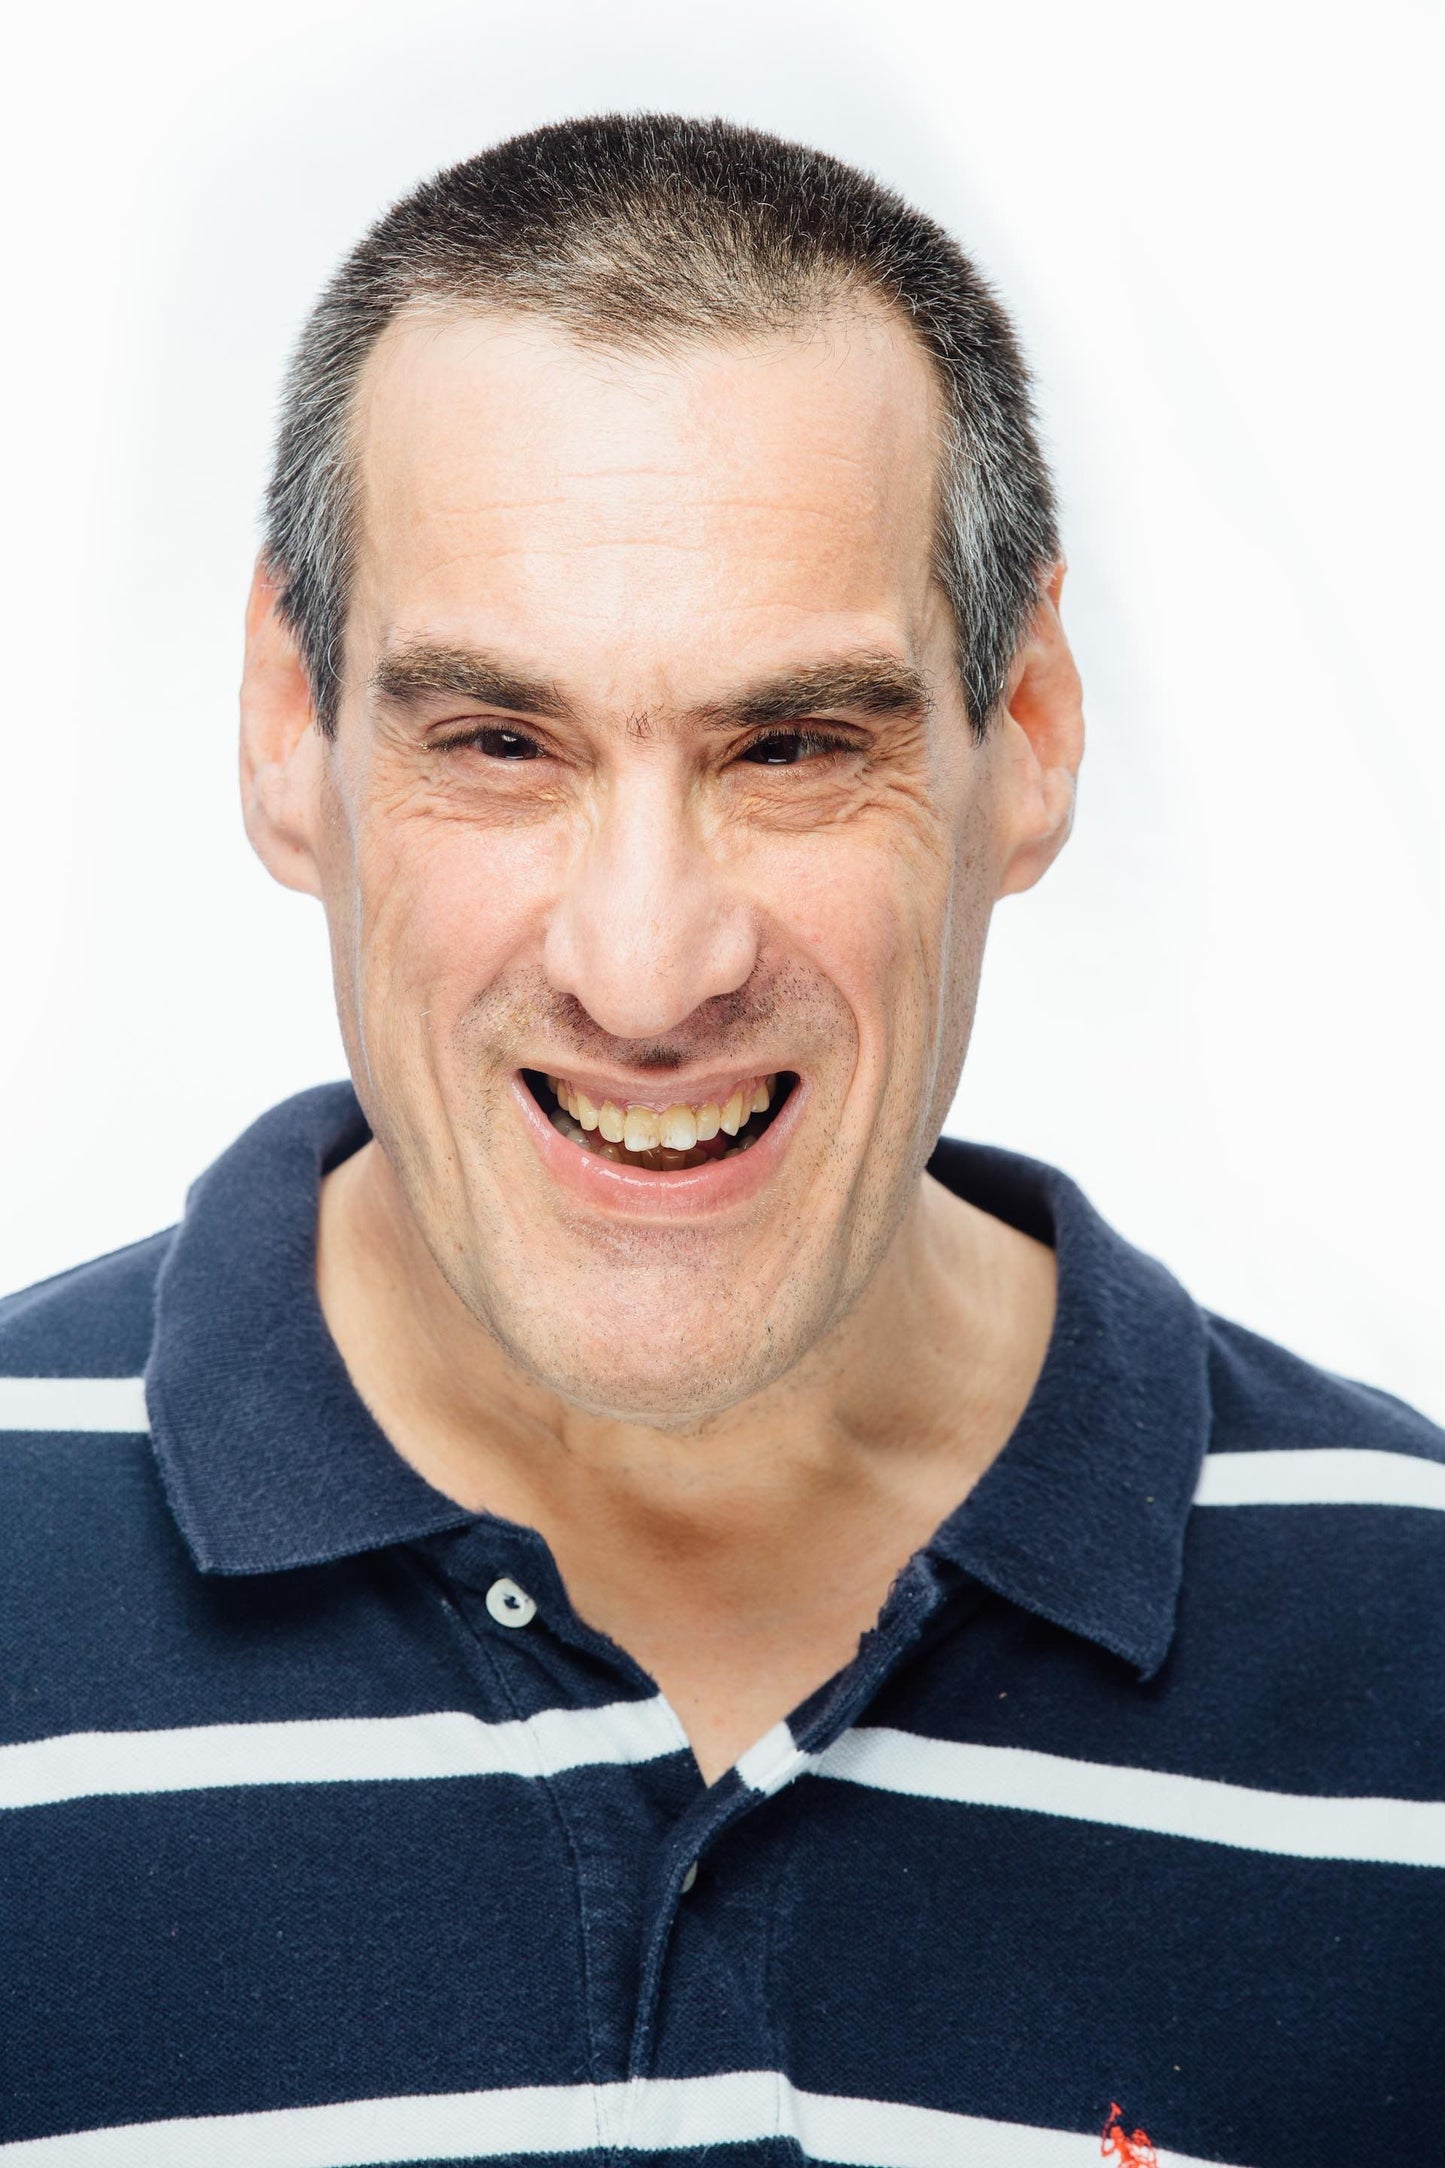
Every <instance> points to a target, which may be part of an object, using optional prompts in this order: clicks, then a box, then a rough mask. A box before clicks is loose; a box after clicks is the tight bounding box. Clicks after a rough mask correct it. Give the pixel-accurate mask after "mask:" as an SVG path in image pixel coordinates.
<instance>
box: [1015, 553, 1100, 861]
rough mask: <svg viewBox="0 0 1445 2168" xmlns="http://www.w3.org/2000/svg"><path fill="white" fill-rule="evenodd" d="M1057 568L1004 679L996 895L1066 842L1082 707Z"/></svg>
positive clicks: (1080, 741)
mask: <svg viewBox="0 0 1445 2168" xmlns="http://www.w3.org/2000/svg"><path fill="white" fill-rule="evenodd" d="M1063 580H1064V567H1063V565H1062V564H1059V565H1055V566H1054V568H1053V570H1052V572H1051V573H1050V575H1049V577H1048V579H1047V580H1046V581H1044V582H1043V583H1042V586H1041V589H1040V594H1039V602H1038V607H1037V609H1036V610H1035V612H1034V618H1033V623H1032V625H1031V627H1030V629H1029V633H1028V636H1027V638H1026V639H1025V641H1024V643H1023V645H1022V646H1021V647H1020V649H1019V652H1018V655H1017V656H1016V658H1015V661H1014V668H1013V671H1012V673H1011V677H1010V684H1009V691H1008V695H1007V697H1006V700H1005V702H1004V713H1003V714H1002V715H1001V716H1000V717H999V720H998V722H997V723H996V724H995V726H994V727H995V728H996V729H997V730H999V731H1000V733H1001V735H1002V737H1003V739H1004V746H1003V756H1004V765H1005V784H1004V787H1005V791H1006V794H1007V799H1008V822H1007V833H1006V839H1005V849H1004V855H1003V861H1002V864H1001V866H1000V871H999V881H998V888H997V893H998V895H1000V896H1011V895H1016V894H1017V893H1019V891H1021V890H1023V889H1026V888H1032V887H1033V885H1034V883H1035V881H1037V880H1038V879H1039V878H1040V877H1041V876H1042V875H1043V874H1044V873H1045V872H1046V871H1047V870H1048V868H1049V867H1050V866H1051V865H1052V864H1053V862H1054V860H1055V858H1057V856H1058V854H1059V852H1060V851H1061V850H1062V849H1063V847H1064V845H1065V843H1066V842H1067V841H1068V838H1069V830H1070V829H1071V828H1072V826H1073V820H1074V797H1075V789H1076V785H1077V780H1078V773H1079V763H1080V761H1081V760H1082V759H1083V754H1084V702H1083V687H1082V685H1081V683H1080V680H1079V672H1078V668H1077V665H1076V664H1075V662H1074V658H1073V654H1072V651H1071V650H1070V647H1069V643H1068V639H1067V637H1066V635H1065V632H1064V627H1063V621H1062V619H1061V618H1060V616H1059V597H1060V593H1061V590H1062V587H1063Z"/></svg>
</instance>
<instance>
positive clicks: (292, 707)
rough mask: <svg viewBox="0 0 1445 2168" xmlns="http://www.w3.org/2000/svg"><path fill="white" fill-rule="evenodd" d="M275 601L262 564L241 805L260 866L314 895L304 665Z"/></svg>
mask: <svg viewBox="0 0 1445 2168" xmlns="http://www.w3.org/2000/svg"><path fill="white" fill-rule="evenodd" d="M278 600H279V597H278V591H277V587H276V583H275V581H274V579H273V578H272V576H271V573H270V570H269V568H268V567H267V565H266V563H265V561H264V559H263V560H261V561H260V562H259V563H258V564H257V566H256V571H255V576H254V578H253V579H252V582H251V593H250V596H249V598H248V601H247V604H246V660H245V667H244V670H243V672H242V678H241V806H242V813H243V816H244V819H245V823H246V833H247V835H248V836H249V838H250V840H251V846H252V848H253V849H254V851H255V852H256V855H257V856H258V857H259V858H260V860H261V862H262V864H263V865H264V866H265V867H266V868H267V870H268V871H269V872H270V873H271V874H272V875H273V876H274V877H275V879H276V880H278V881H280V882H281V883H282V885H283V886H284V887H286V888H296V889H300V890H301V891H302V892H303V893H304V894H307V895H312V896H316V895H319V894H320V892H321V881H320V871H319V867H318V865H317V860H316V851H315V833H316V829H315V824H316V813H317V800H318V783H319V780H320V778H319V768H320V755H321V745H320V734H319V732H318V731H317V729H316V714H315V708H314V705H313V702H312V698H311V688H310V685H309V683H308V681H307V676H306V670H305V666H304V664H303V662H302V660H301V656H300V652H299V650H298V648H297V645H296V641H295V638H294V636H293V634H292V632H291V629H290V627H289V626H288V625H287V624H286V622H285V620H284V619H283V617H282V616H281V613H280V610H279V608H278Z"/></svg>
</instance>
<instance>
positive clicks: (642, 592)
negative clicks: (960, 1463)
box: [317, 310, 1008, 1425]
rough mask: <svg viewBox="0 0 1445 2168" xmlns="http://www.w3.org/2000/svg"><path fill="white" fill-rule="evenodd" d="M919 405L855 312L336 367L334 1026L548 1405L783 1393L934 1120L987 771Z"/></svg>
mask: <svg viewBox="0 0 1445 2168" xmlns="http://www.w3.org/2000/svg"><path fill="white" fill-rule="evenodd" d="M937 414H938V409H937V393H936V391H935V387H934V384H933V380H932V377H931V373H930V370H929V367H928V364H927V363H926V361H925V359H924V358H923V356H922V355H921V353H920V352H919V351H918V350H917V348H916V347H915V346H914V345H913V343H912V341H911V340H910V338H909V337H908V335H907V333H906V332H905V331H904V330H903V329H902V328H901V327H899V326H897V325H895V324H894V323H893V322H892V321H890V320H889V319H887V318H886V317H885V316H884V315H883V314H882V312H881V311H880V312H875V311H871V310H858V311H856V312H849V313H848V314H846V315H840V316H838V317H836V318H834V319H832V320H830V321H827V322H825V323H823V324H822V325H819V326H816V327H814V328H812V329H810V330H809V331H807V332H802V333H799V334H798V335H796V336H792V337H787V336H779V337H776V338H769V339H766V340H759V341H756V342H753V343H747V344H745V343H737V344H721V343H698V344H697V345H695V346H693V347H690V348H687V349H684V350H682V351H680V352H678V353H675V354H672V355H670V356H668V357H666V358H661V359H659V358H655V357H649V356H644V355H638V354H635V353H626V354H621V355H618V354H602V353H599V352H597V351H595V350H588V349H584V348H582V347H580V346H578V345H577V344H575V343H574V342H572V341H571V340H570V339H569V338H568V337H567V336H565V335H564V334H563V333H562V332H561V331H559V330H557V329H555V328H552V327H549V326H547V325H544V324H541V323H537V322H528V321H520V320H515V319H501V318H496V317H491V318H487V317H482V318H477V317H471V318H455V317H453V318H446V319H441V320H438V319H436V318H431V319H418V318H412V319H410V320H404V321H403V322H401V323H399V324H398V325H395V326H393V328H392V330H391V332H390V333H389V334H388V335H387V336H386V338H385V339H384V340H383V342H382V344H381V345H380V347H379V348H378V349H377V351H376V352H375V354H374V355H373V356H372V358H371V360H370V362H369V364H368V367H367V371H366V375H365V378H364V382H363V386H362V393H361V398H360V403H359V408H358V415H357V423H358V438H357V441H358V444H359V446H360V448H361V449H360V478H361V508H360V523H361V545H360V559H359V563H358V567H357V574H356V581H355V586H354V590H353V596H352V606H351V612H350V616H349V620H348V628H347V639H346V647H345V658H344V665H345V667H344V690H343V698H342V704H341V711H340V715H339V720H338V726H337V736H336V741H335V743H334V745H332V746H331V747H329V748H328V749H327V750H326V751H325V754H324V756H323V760H322V763H321V767H320V769H319V771H318V772H319V776H320V782H319V789H320V791H321V794H322V801H323V802H322V809H321V813H320V816H319V820H318V834H319V839H320V840H319V842H318V844H317V864H318V872H319V879H320V885H321V889H322V893H323V896H324V900H325V904H326V909H327V915H328V920H329V923H330V928H331V939H332V946H333V953H334V960H335V968H336V978H337V986H338V997H339V1002H340V1008H341V1015H342V1024H343V1029H344V1032H345V1036H346V1040H347V1045H348V1051H349V1054H350V1058H351V1064H352V1069H353V1074H354V1076H355V1079H356V1083H357V1089H358V1091H359V1094H360V1097H361V1099H362V1102H363V1105H364V1107H365V1109H366V1112H367V1114H368V1116H369V1118H370V1120H371V1123H372V1125H373V1128H374V1130H375V1133H376V1135H377V1138H378V1140H379V1141H380V1143H381V1145H382V1146H383V1148H384V1150H385V1153H386V1155H387V1158H388V1160H389V1161H390V1164H391V1166H392V1168H393V1169H394V1170H395V1173H396V1175H397V1177H398V1178H399V1181H400V1185H401V1189H402V1192H403V1194H404V1196H405V1199H406V1203H407V1205H408V1207H409V1209H410V1212H411V1214H412V1216H413V1218H414V1220H415V1222H416V1223H417V1225H418V1227H419V1228H420V1230H421V1232H422V1234H423V1236H424V1238H425V1241H426V1244H427V1246H428V1248H429V1249H430V1252H431V1254H432V1256H433V1257H434V1258H435V1260H436V1262H437V1264H438V1265H439V1267H440V1268H441V1270H442V1271H443V1272H444V1273H445V1275H446V1277H447V1279H448V1280H449V1281H450V1283H451V1285H452V1287H453V1288H454V1289H455V1291H456V1292H457V1294H458V1295H459V1296H460V1297H461V1299H462V1301H463V1302H464V1303H465V1304H466V1305H467V1307H468V1309H469V1310H470V1311H471V1312H472V1313H473V1314H474V1315H475V1316H476V1317H478V1318H479V1319H481V1320H482V1321H484V1323H485V1324H486V1325H487V1326H488V1327H489V1328H490V1330H491V1331H492V1332H493V1334H494V1335H495V1336H496V1338H497V1339H498V1340H499V1341H500V1343H501V1344H502V1345H503V1347H504V1348H505V1349H506V1350H507V1351H508V1352H509V1354H510V1355H511V1356H512V1357H513V1358H514V1359H515V1360H516V1361H517V1362H518V1363H519V1364H521V1365H522V1367H523V1368H524V1370H525V1371H527V1372H528V1373H530V1374H531V1375H532V1376H533V1377H535V1378H536V1379H537V1380H539V1381H540V1382H541V1383H542V1384H543V1385H545V1386H547V1387H549V1388H551V1389H552V1390H554V1391H556V1392H557V1393H559V1394H561V1395H562V1396H564V1397H565V1398H566V1399H567V1400H569V1401H571V1402H573V1403H576V1404H578V1405H581V1406H583V1407H586V1408H589V1409H592V1410H595V1411H598V1412H604V1413H610V1414H615V1415H621V1416H627V1417H632V1418H635V1419H641V1420H650V1421H655V1422H661V1423H664V1424H668V1423H675V1424H678V1425H683V1424H687V1423H691V1422H694V1421H696V1420H698V1419H700V1418H702V1417H705V1416H706V1415H708V1414H710V1413H713V1412H716V1411H718V1410H720V1409H723V1408H726V1407H729V1406H732V1405H734V1404H735V1403H737V1402H738V1401H740V1400H742V1399H744V1398H746V1397H747V1396H748V1395H750V1394H752V1393H753V1392H756V1391H757V1390H759V1389H760V1388H761V1387H762V1386H764V1385H766V1384H768V1383H770V1382H772V1381H773V1380H774V1379H776V1378H778V1377H780V1376H781V1375H782V1374H783V1373H784V1372H785V1371H786V1370H788V1369H789V1367H790V1366H791V1365H793V1364H794V1363H795V1362H796V1361H797V1360H798V1359H799V1357H800V1356H802V1355H803V1354H804V1353H805V1352H806V1351H807V1350H808V1349H810V1348H811V1347H813V1346H814V1345H815V1344H817V1343H818V1342H819V1341H820V1340H822V1339H823V1338H824V1336H825V1335H826V1334H827V1333H828V1332H829V1331H830V1329H831V1328H832V1327H833V1326H834V1325H835V1324H837V1323H838V1321H839V1320H840V1319H841V1318H842V1316H843V1315H844V1313H845V1312H846V1311H847V1309H848V1308H849V1307H850V1305H851V1304H852V1303H853V1301H854V1300H855V1298H856V1297H857V1295H858V1294H859V1292H860V1290H861V1289H862V1288H863V1286H864V1285H865V1284H866V1282H867V1280H868V1278H869V1276H870V1274H871V1273H872V1272H873V1270H874V1268H875V1267H876V1265H877V1264H878V1262H879V1260H880V1258H881V1257H882V1255H883V1253H884V1252H885V1250H886V1249H887V1247H888V1245H889V1243H890V1242H891V1241H892V1239H893V1237H894V1236H895V1234H896V1233H897V1231H898V1229H899V1227H900V1225H901V1224H902V1223H903V1221H904V1218H905V1215H906V1214H907V1212H908V1209H909V1207H910V1204H911V1203H912V1202H913V1200H914V1198H915V1196H916V1194H917V1189H918V1177H919V1172H920V1169H921V1166H922V1163H923V1160H924V1158H925V1157H926V1155H927V1153H928V1151H929V1149H930V1148H931V1146H932V1143H933V1140H934V1138H935V1137H936V1135H937V1132H938V1130H939V1128H940V1126H941V1123H942V1120H943V1117H944V1114H945V1112H946V1110H947V1107H948V1104H949V1101H950V1099H951V1096H952V1093H953V1090H954V1088H955V1084H956V1081H957V1077H958V1072H959V1068H960V1065H961V1062H962V1057H963V1051H964V1047H965V1045H966V1041H967V1036H968V1031H969V1027H970V1022H971V1018H972V1013H973V1004H974V996H975V991H976V986H977V979H978V971H979V964H980V958H981V953H982V948H983V941H984V934H985V930H986V925H987V920H988V916H989V911H990V908H991V906H992V903H993V901H994V899H995V896H996V895H997V894H998V892H999V889H1000V885H1001V874H1002V872H1003V870H1004V866H1005V860H1006V855H1007V848H1008V838H1007V834H1006V829H1007V819H1006V817H1005V813H1004V811H1003V810H1002V808H1003V802H1004V799H1005V798H1006V796H1007V790H1006V781H1005V771H1006V766H1007V756H1006V754H1005V753H1003V752H1001V751H1000V739H999V737H998V736H997V735H994V736H991V737H990V738H989V740H988V741H987V742H986V743H985V744H984V745H983V746H982V747H980V746H978V745H976V744H975V743H974V741H973V738H972V735H971V733H970V730H969V727H968V723H967V719H966V717H965V713H964V709H963V704H962V697H961V691H960V687H959V682H958V676H957V671H956V666H955V661H954V652H953V646H954V637H955V635H954V627H953V623H952V620H951V617H950V614H949V612H948V609H947V605H946V603H945V600H944V597H943V595H942V593H941V591H940V589H939V588H938V586H937V584H936V582H935V581H934V579H933V577H932V571H931V551H932V538H933V526H934V475H935V444H936V430H937ZM549 1080H552V1081H550V1082H549ZM557 1080H560V1082H561V1086H562V1090H561V1101H562V1104H560V1105H559V1102H558V1097H557V1095H556V1091H555V1084H556V1081H557ZM759 1087H761V1088H759ZM765 1094H766V1095H769V1096H768V1104H767V1106H766V1107H764V1106H763V1103H762V1102H763V1100H764V1097H765ZM755 1108H756V1111H752V1110H753V1109H755ZM568 1110H570V1111H568ZM613 1110H615V1112H614V1111H613ZM619 1125H620V1126H621V1129H622V1135H621V1137H620V1138H619V1137H618V1135H617V1131H618V1128H619ZM740 1125H741V1126H740Z"/></svg>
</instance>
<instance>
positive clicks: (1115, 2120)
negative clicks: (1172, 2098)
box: [1099, 2100, 1159, 2168]
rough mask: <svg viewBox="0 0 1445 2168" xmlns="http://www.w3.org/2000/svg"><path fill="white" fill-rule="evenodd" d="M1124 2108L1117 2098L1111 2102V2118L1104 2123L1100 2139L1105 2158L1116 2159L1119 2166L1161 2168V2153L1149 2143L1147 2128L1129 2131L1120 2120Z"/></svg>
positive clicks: (1121, 2167) (1100, 2147) (1126, 2167)
mask: <svg viewBox="0 0 1445 2168" xmlns="http://www.w3.org/2000/svg"><path fill="white" fill-rule="evenodd" d="M1123 2112H1124V2111H1123V2109H1122V2108H1121V2107H1120V2106H1119V2103H1118V2101H1117V2100H1111V2101H1110V2103H1109V2120H1108V2122H1107V2123H1106V2124H1105V2125H1104V2135H1103V2137H1102V2138H1101V2139H1100V2141H1099V2151H1100V2152H1101V2153H1102V2155H1103V2156H1104V2158H1105V2160H1116V2161H1117V2162H1118V2163H1119V2168H1159V2155H1158V2154H1157V2153H1156V2152H1155V2150H1154V2148H1153V2146H1152V2145H1151V2144H1150V2143H1149V2133H1148V2131H1147V2130H1136V2131H1134V2132H1132V2133H1131V2132H1129V2131H1127V2130H1125V2128H1124V2126H1123V2124H1122V2123H1121V2122H1120V2121H1119V2118H1120V2116H1121V2115H1122V2114H1123Z"/></svg>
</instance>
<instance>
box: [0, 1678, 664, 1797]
mask: <svg viewBox="0 0 1445 2168" xmlns="http://www.w3.org/2000/svg"><path fill="white" fill-rule="evenodd" d="M686 1747H687V1735H686V1733H685V1732H684V1731H683V1729H682V1726H681V1725H680V1724H679V1723H678V1720H677V1718H676V1717H675V1716H674V1714H673V1712H672V1710H671V1708H670V1707H669V1706H668V1704H667V1702H666V1701H665V1700H664V1699H663V1698H662V1696H661V1695H660V1694H658V1695H655V1696H654V1697H652V1698H651V1699H649V1700H646V1701H612V1702H607V1703H605V1704H604V1705H603V1706H602V1707H601V1708H595V1709H542V1710H539V1711H538V1712H537V1714H536V1715H534V1716H529V1717H522V1718H515V1719H512V1720H509V1721H507V1722H505V1723H499V1724H486V1723H483V1722H482V1721H481V1719H480V1718H478V1717H475V1716H469V1715H467V1714H466V1713H465V1711H463V1710H459V1709H443V1710H438V1711H436V1712H435V1713H433V1714H429V1715H425V1716H336V1717H319V1718H311V1719H299V1720H296V1721H283V1722H279V1723H260V1724H193V1725H186V1726H183V1727H182V1728H180V1729H178V1730H166V1731H161V1730H156V1731H79V1732H66V1733H62V1734H61V1735H60V1736H59V1737H56V1738H50V1739H35V1740H27V1741H25V1742H22V1743H21V1744H19V1745H15V1746H0V1808H3V1807H36V1806H50V1805H53V1804H54V1803H55V1802H57V1801H59V1800H64V1799H85V1798H90V1797H94V1796H96V1795H98V1794H116V1793H130V1794H136V1793H144V1792H195V1791H210V1790H213V1789H215V1788H216V1787H218V1786H221V1785H233V1784H354V1783H368V1782H370V1783H374V1782H376V1781H378V1780H382V1781H385V1780H387V1779H392V1778H396V1779H402V1780H405V1779H416V1778H426V1777H497V1776H518V1777H550V1776H556V1775H558V1774H560V1772H561V1771H563V1770H564V1769H579V1768H583V1767H585V1766H588V1765H590V1764H597V1763H612V1764H614V1765H623V1764H628V1763H633V1762H645V1761H655V1760H657V1759H658V1758H659V1756H661V1755H664V1754H677V1753H681V1752H683V1751H684V1750H685V1749H686Z"/></svg>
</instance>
